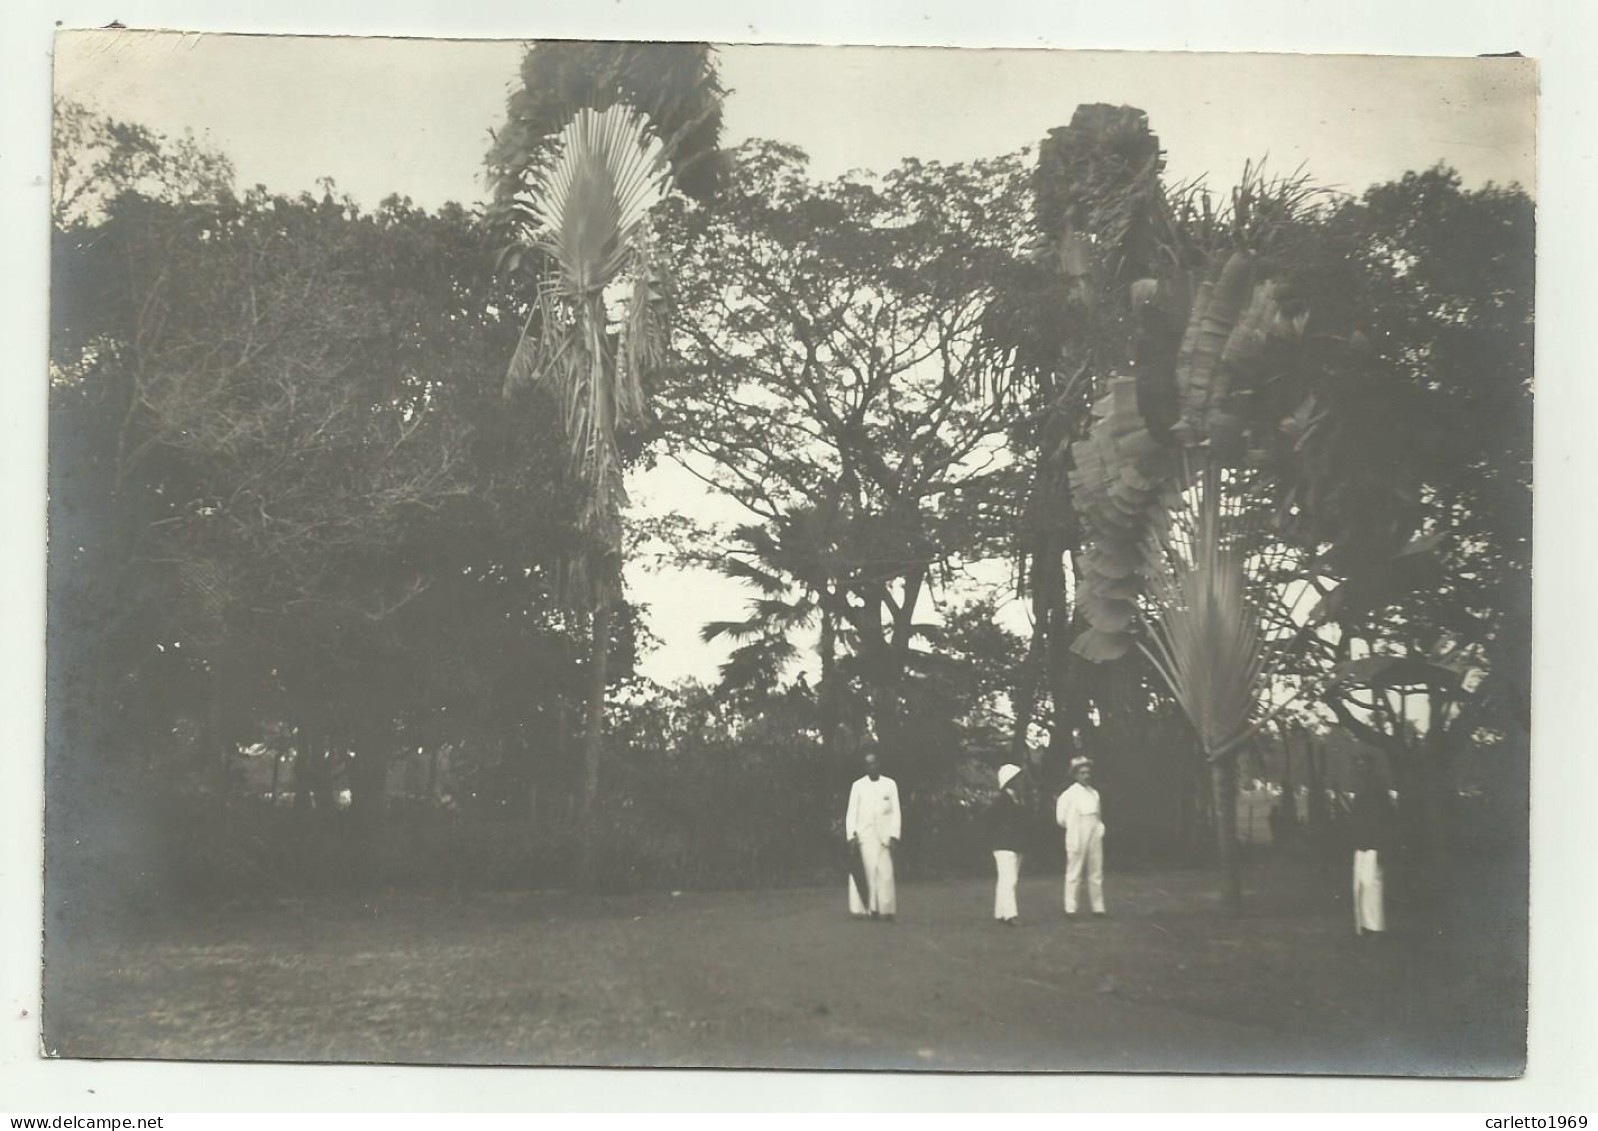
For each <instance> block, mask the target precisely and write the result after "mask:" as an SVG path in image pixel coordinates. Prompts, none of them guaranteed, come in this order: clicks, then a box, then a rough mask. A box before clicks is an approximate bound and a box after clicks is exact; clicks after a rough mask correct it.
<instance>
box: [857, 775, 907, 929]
mask: <svg viewBox="0 0 1598 1131" xmlns="http://www.w3.org/2000/svg"><path fill="white" fill-rule="evenodd" d="M865 765H866V773H865V776H864V777H862V778H860V779H859V780H858V781H856V782H855V783H854V786H853V787H852V788H851V789H850V790H849V811H848V813H847V814H846V815H845V816H844V835H846V836H847V837H848V838H849V851H850V852H854V853H857V854H858V855H859V857H860V863H861V865H862V870H861V873H860V874H862V875H863V876H864V879H865V884H866V888H867V890H866V891H861V890H860V884H859V881H858V880H856V879H855V877H854V875H851V876H850V879H849V913H850V914H851V915H859V916H864V915H870V916H871V918H873V919H875V918H878V917H879V916H880V917H881V918H884V919H890V920H891V919H893V918H894V916H895V915H896V914H897V912H898V906H897V899H896V893H895V892H894V888H893V849H894V847H895V846H896V845H897V844H898V843H899V787H898V786H897V785H895V784H894V781H893V779H892V778H889V777H884V776H883V775H882V768H881V764H880V763H879V761H878V759H877V756H876V754H875V753H871V754H867V755H866V759H865ZM851 871H853V869H851Z"/></svg>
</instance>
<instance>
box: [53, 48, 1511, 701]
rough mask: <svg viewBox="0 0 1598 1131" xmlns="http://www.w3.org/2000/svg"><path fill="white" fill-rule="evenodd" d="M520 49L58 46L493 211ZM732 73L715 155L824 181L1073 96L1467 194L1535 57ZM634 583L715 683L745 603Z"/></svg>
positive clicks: (1506, 173)
mask: <svg viewBox="0 0 1598 1131" xmlns="http://www.w3.org/2000/svg"><path fill="white" fill-rule="evenodd" d="M521 54H522V48H521V47H520V46H519V45H518V44H516V43H512V42H507V41H470V40H401V39H378V38H361V39H340V38H313V37H305V38H291V37H287V36H237V35H204V36H199V35H179V34H168V33H145V32H136V33H128V32H95V31H78V32H71V33H67V34H63V35H62V36H61V37H59V38H58V40H57V45H56V60H55V78H56V90H57V93H58V94H61V95H66V96H69V97H73V98H76V99H78V100H80V101H84V102H87V103H89V104H91V105H92V106H95V107H97V108H99V109H101V110H103V111H105V112H108V113H111V114H114V115H115V116H117V117H119V118H123V119H127V120H131V121H136V122H141V123H143V124H145V125H148V126H151V127H153V128H156V129H158V130H162V131H165V132H169V133H182V132H184V131H193V132H194V133H195V134H196V135H197V136H198V137H200V138H201V139H202V140H205V141H207V142H209V143H211V144H212V145H214V146H215V147H217V148H219V149H221V150H223V151H224V152H226V153H227V154H228V155H229V156H230V157H231V158H232V159H233V161H234V163H235V166H236V168H237V171H238V175H239V179H240V181H241V183H243V184H246V185H249V184H255V183H261V184H264V185H266V186H267V187H268V188H270V189H273V190H278V191H297V190H300V189H310V188H313V187H314V186H315V184H316V182H317V180H318V179H319V178H322V177H331V178H333V180H334V181H336V182H337V184H338V186H339V187H340V189H341V190H342V191H344V192H347V193H349V194H350V195H352V196H353V197H355V198H356V199H357V200H358V201H360V202H362V203H363V204H366V205H372V204H375V203H377V202H378V201H379V200H381V199H382V198H383V197H385V196H387V195H389V194H390V193H399V194H401V195H406V196H410V197H411V198H412V199H413V200H415V201H416V202H417V203H418V204H421V205H423V206H426V207H436V206H438V205H439V204H442V203H443V202H444V201H446V200H457V201H462V202H466V203H471V202H474V201H477V200H478V199H480V198H481V196H482V192H483V185H482V178H481V168H482V156H483V153H484V151H485V149H486V147H487V141H488V131H489V130H490V129H492V128H494V127H496V126H497V125H498V124H499V122H500V120H501V118H502V116H503V113H504V103H505V98H506V96H507V94H508V93H509V91H510V90H511V89H512V86H513V84H514V82H515V80H516V73H517V65H518V62H519V60H520V58H521ZM720 65H721V71H722V77H723V81H724V84H725V85H726V86H727V87H728V88H729V90H730V91H731V94H730V96H729V98H728V100H727V105H726V136H725V139H724V140H725V141H726V143H727V144H737V143H738V142H740V141H743V140H744V139H746V138H750V137H771V138H777V139H780V140H783V141H788V142H792V143H795V144H797V145H799V146H801V147H802V148H803V149H805V150H806V151H807V152H808V153H809V154H810V156H811V158H812V168H813V170H814V172H815V173H816V174H818V175H821V176H834V175H838V174H841V173H843V172H845V171H847V170H849V169H854V168H870V169H882V168H885V167H887V166H889V165H892V164H894V163H895V162H897V161H898V160H900V159H901V158H903V157H906V156H916V157H921V158H924V159H938V160H944V161H958V160H966V159H971V158H976V157H987V156H994V155H997V154H1000V153H1006V152H1011V151H1014V150H1017V149H1020V148H1022V147H1025V146H1030V145H1034V144H1035V143H1036V142H1037V140H1038V139H1039V138H1041V137H1042V136H1043V135H1044V134H1045V133H1046V132H1047V131H1048V130H1049V129H1050V128H1052V127H1054V126H1058V125H1063V124H1065V123H1066V122H1068V121H1069V120H1070V117H1071V113H1072V111H1073V110H1074V108H1075V107H1076V106H1077V105H1078V104H1079V103H1082V102H1111V103H1122V102H1125V103H1130V104H1133V105H1136V106H1139V107H1141V108H1143V109H1144V110H1146V111H1148V113H1149V117H1150V122H1151V124H1152V126H1153V128H1154V129H1155V131H1156V132H1157V133H1158V134H1159V136H1160V139H1161V142H1162V144H1163V145H1164V147H1165V149H1166V151H1167V154H1168V176H1169V177H1170V178H1171V179H1173V180H1185V179H1189V178H1193V177H1197V176H1200V175H1208V177H1209V179H1210V182H1211V183H1212V184H1213V185H1215V186H1216V187H1219V188H1224V187H1226V186H1228V185H1229V184H1230V183H1231V182H1232V180H1233V179H1234V178H1235V175H1236V173H1237V171H1238V170H1239V169H1241V167H1242V165H1243V163H1244V161H1245V160H1249V159H1255V160H1257V159H1259V158H1261V157H1268V159H1269V162H1270V164H1271V166H1272V167H1273V168H1275V169H1277V170H1278V171H1282V172H1287V171H1291V170H1293V169H1296V168H1298V167H1299V166H1300V165H1302V166H1303V167H1304V168H1305V170H1306V171H1307V172H1308V173H1310V174H1311V175H1312V176H1313V177H1314V178H1315V179H1316V181H1317V182H1319V183H1321V184H1323V185H1328V186H1334V187H1339V188H1342V189H1345V190H1347V191H1352V192H1358V191H1359V190H1361V189H1363V188H1364V187H1365V186H1367V185H1369V184H1372V183H1376V182H1380V181H1384V180H1389V179H1392V178H1395V177H1397V176H1399V175H1401V174H1402V173H1403V172H1405V171H1406V170H1408V169H1415V168H1423V167H1426V166H1429V165H1432V164H1434V163H1436V162H1439V161H1441V162H1446V163H1447V164H1450V165H1452V166H1454V167H1455V168H1456V169H1458V170H1459V172H1460V174H1461V175H1462V176H1463V178H1464V179H1465V181H1466V182H1467V184H1470V185H1480V184H1483V183H1485V182H1488V181H1496V182H1499V183H1509V182H1519V183H1520V184H1522V185H1523V186H1525V187H1526V188H1527V189H1532V188H1533V181H1534V178H1535V153H1534V148H1533V146H1534V141H1533V138H1534V130H1533V118H1532V115H1533V105H1534V96H1535V84H1536V73H1535V69H1534V67H1533V65H1532V64H1531V63H1529V62H1528V61H1526V60H1512V59H1459V58H1449V59H1441V58H1432V59H1412V58H1394V57H1377V56H1309V55H1242V54H1236V55H1220V54H1157V55H1156V54H1139V53H1119V52H1115V53H1112V52H1094V53H1075V52H1059V51H1042V50H1038V51H1016V50H956V49H937V48H833V47H791V46H733V47H726V48H723V49H722V51H721V56H720ZM631 487H632V489H633V492H634V497H635V502H636V504H637V505H638V506H639V507H640V508H648V509H651V510H654V509H665V508H670V509H680V510H683V511H685V512H687V513H690V514H693V515H695V516H696V517H702V518H717V517H721V518H726V517H735V515H734V514H733V513H732V512H730V511H729V509H728V508H727V507H726V506H725V505H724V504H721V503H720V502H719V501H717V500H711V499H708V498H707V497H706V495H705V493H704V492H703V490H702V489H701V488H699V487H698V485H697V482H696V481H695V480H694V479H692V478H691V477H690V476H688V475H686V474H685V473H683V472H682V471H680V469H674V468H672V467H670V466H665V467H662V468H661V469H660V470H657V471H655V472H652V473H650V474H648V475H645V476H640V477H638V481H637V482H634V483H632V484H631ZM629 581H630V584H631V585H632V588H633V591H634V593H635V594H636V595H637V596H638V597H640V598H641V599H643V600H645V601H647V602H649V603H650V605H651V607H652V615H651V624H652V626H653V628H654V631H655V632H656V634H657V635H659V636H660V637H661V638H662V639H663V640H664V641H665V646H664V647H663V648H662V649H660V650H659V651H658V652H657V653H655V654H654V655H653V656H651V657H650V659H649V660H648V661H647V662H646V665H645V671H646V673H647V674H650V675H652V676H654V677H656V678H660V679H666V680H670V679H674V678H676V677H678V676H681V675H686V674H692V675H697V676H699V677H701V678H711V677H713V676H714V672H715V667H716V665H717V664H718V663H719V662H720V659H721V658H722V655H723V651H724V650H723V648H722V647H721V646H714V645H712V646H707V645H703V644H701V643H700V642H699V641H698V639H697V632H698V628H699V625H700V624H701V623H702V622H703V620H705V619H707V617H716V616H731V615H734V614H735V612H736V610H737V607H738V605H739V603H740V602H741V599H742V594H741V591H740V590H738V589H737V588H736V587H730V586H729V585H728V584H727V583H725V582H722V581H720V580H719V579H715V578H713V577H710V576H707V575H691V576H683V575H676V574H674V575H670V576H662V575H657V574H650V573H648V572H646V571H644V570H641V569H633V570H631V571H630V572H629ZM1018 615H1019V614H1018Z"/></svg>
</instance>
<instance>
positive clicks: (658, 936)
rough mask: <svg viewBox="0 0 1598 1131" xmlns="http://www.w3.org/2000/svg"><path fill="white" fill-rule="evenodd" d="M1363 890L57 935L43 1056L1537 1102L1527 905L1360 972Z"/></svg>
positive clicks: (1397, 942)
mask: <svg viewBox="0 0 1598 1131" xmlns="http://www.w3.org/2000/svg"><path fill="white" fill-rule="evenodd" d="M1464 878H1465V879H1471V878H1472V877H1469V876H1465V877H1464ZM1343 879H1344V877H1343V875H1342V874H1341V872H1338V873H1336V874H1332V873H1330V872H1319V873H1312V871H1311V870H1310V868H1309V866H1308V865H1306V864H1304V863H1303V862H1301V861H1291V860H1289V861H1272V862H1266V863H1263V864H1262V863H1255V864H1252V865H1251V866H1250V868H1249V870H1248V872H1247V874H1246V885H1247V888H1248V909H1247V912H1246V913H1245V915H1244V916H1243V917H1242V918H1236V919H1234V918H1228V917H1225V916H1223V915H1222V914H1220V913H1219V911H1218V910H1217V908H1216V906H1215V904H1214V902H1213V895H1212V889H1213V887H1214V882H1213V878H1212V877H1211V876H1210V875H1209V874H1208V873H1205V872H1201V871H1149V872H1135V873H1128V874H1121V873H1116V872H1113V871H1112V872H1111V873H1110V875H1109V876H1108V877H1107V883H1106V887H1107V891H1108V893H1109V899H1110V911H1111V917H1110V918H1109V919H1106V920H1080V921H1077V920H1072V921H1067V920H1065V919H1064V918H1063V917H1062V916H1061V914H1060V892H1059V886H1058V884H1059V877H1058V876H1057V875H1034V876H1029V877H1024V878H1023V881H1022V886H1021V909H1022V915H1023V918H1024V919H1025V920H1026V924H1025V925H1024V926H1023V927H1021V928H1019V929H1013V930H1012V929H1007V928H1003V927H999V926H997V925H995V924H994V923H993V922H992V921H991V919H990V918H989V916H990V914H991V908H992V888H991V883H989V882H986V881H982V880H977V879H957V880H943V881H936V882H925V883H911V884H904V885H902V886H901V892H900V904H901V913H900V916H899V921H898V922H897V923H896V924H891V925H890V924H885V923H872V922H869V921H867V922H859V921H855V920H851V919H850V918H849V917H848V916H847V914H846V912H845V906H844V890H843V883H842V881H841V880H840V882H839V883H838V884H837V885H836V890H833V889H832V888H830V887H829V888H827V889H818V888H806V889H784V890H768V891H758V892H730V893H728V892H716V893H697V892H687V893H683V894H681V895H680V896H675V897H674V896H671V895H668V894H651V895H636V896H614V897H603V896H573V895H567V894H562V893H548V894H542V893H518V894H505V895H490V894H485V895H470V896H462V897H459V898H451V897H445V896H424V895H418V894H410V893H406V894H395V895H391V896H383V897H378V898H376V899H371V900H367V901H365V902H361V901H357V900H340V899H337V898H333V897H328V898H326V899H315V900H306V901H295V902H280V903H275V904H271V905H261V904H258V905H255V906H251V907H233V908H225V907H194V908H190V909H188V910H185V911H183V912H181V913H178V914H176V915H173V914H162V915H160V916H157V915H154V914H152V915H149V916H147V917H145V918H143V919H140V920H138V921H135V922H130V923H126V924H122V925H119V926H117V927H116V928H115V931H114V933H101V934H100V935H98V936H94V935H89V934H87V933H84V934H78V935H74V936H73V937H60V936H61V933H60V932H57V933H56V936H55V937H52V938H51V939H50V940H49V948H48V951H47V957H48V964H47V975H46V998H45V1031H46V1037H45V1044H46V1048H47V1050H48V1051H50V1052H51V1053H52V1054H55V1055H60V1056H70V1057H105V1058H121V1057H138V1058H179V1059H225V1060H299V1061H380V1062H394V1063H459V1064H561V1065H661V1066H685V1065H707V1066H726V1067H732V1066H746V1067H782V1068H822V1067H855V1068H894V1069H939V1070H951V1069H972V1070H1021V1069H1030V1070H1066V1071H1070V1070H1079V1071H1089V1070H1091V1071H1164V1072H1207V1071H1231V1072H1306V1071H1312V1072H1326V1073H1359V1074H1367V1075H1412V1074H1425V1075H1483V1074H1485V1075H1504V1074H1514V1073H1517V1072H1518V1071H1519V1070H1520V1067H1521V1065H1522V1063H1523V1060H1524V1037H1525V970H1526V968H1525V934H1524V929H1525V924H1524V917H1523V916H1521V915H1519V914H1518V913H1506V912H1505V911H1504V910H1503V908H1505V907H1506V906H1507V907H1513V905H1514V898H1513V896H1512V894H1510V895H1506V894H1505V893H1506V892H1508V893H1512V892H1513V891H1514V890H1516V888H1515V885H1514V884H1513V883H1512V882H1505V883H1502V884H1487V883H1482V882H1474V883H1471V884H1464V883H1461V884H1460V885H1458V887H1459V890H1458V892H1456V893H1455V894H1454V895H1453V896H1451V897H1449V898H1447V899H1446V900H1445V901H1444V902H1445V905H1446V910H1445V911H1444V912H1442V913H1439V914H1437V915H1434V916H1432V917H1429V918H1427V919H1426V920H1424V921H1422V920H1421V919H1420V916H1419V915H1418V914H1416V913H1413V912H1412V913H1410V914H1407V915H1406V913H1405V912H1406V909H1405V908H1404V907H1402V906H1399V907H1397V908H1396V909H1395V911H1394V914H1393V918H1394V920H1395V927H1397V928H1398V930H1396V931H1395V937H1393V938H1391V939H1387V940H1383V941H1381V942H1374V943H1357V942H1356V941H1355V939H1354V938H1353V929H1352V922H1351V912H1350V911H1349V908H1348V896H1347V894H1346V892H1344V890H1343V888H1344V886H1345V885H1344V883H1343ZM1476 879H1477V880H1478V881H1479V877H1477V878H1476ZM1483 908H1489V909H1493V910H1492V911H1491V913H1490V914H1485V915H1484V913H1483V911H1482V909H1483Z"/></svg>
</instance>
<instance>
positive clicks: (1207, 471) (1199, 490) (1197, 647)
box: [1142, 460, 1266, 759]
mask: <svg viewBox="0 0 1598 1131" xmlns="http://www.w3.org/2000/svg"><path fill="white" fill-rule="evenodd" d="M1222 479H1223V476H1222V470H1221V468H1220V467H1219V466H1218V465H1217V464H1216V462H1215V461H1214V460H1206V461H1205V463H1204V465H1203V467H1202V469H1201V470H1200V471H1199V472H1198V474H1197V475H1196V476H1191V477H1190V486H1189V487H1188V489H1187V491H1186V492H1184V508H1183V512H1182V513H1181V515H1180V516H1179V519H1178V522H1177V523H1176V524H1175V533H1174V535H1173V537H1171V539H1170V540H1169V542H1168V543H1167V546H1166V559H1167V568H1165V569H1164V570H1161V571H1158V572H1156V573H1154V574H1153V576H1152V579H1151V581H1152V584H1151V590H1152V592H1151V597H1152V598H1153V601H1152V603H1153V606H1154V612H1153V614H1152V615H1151V616H1150V618H1149V633H1148V636H1147V638H1146V640H1145V641H1144V642H1143V643H1142V647H1143V650H1144V652H1145V653H1146V654H1147V655H1148V657H1149V659H1150V660H1151V661H1152V662H1153V664H1154V666H1155V668H1156V669H1158V671H1159V672H1160V675H1161V676H1162V677H1163V678H1164V680H1165V682H1166V684H1167V685H1168V686H1169V687H1170V689H1171V693H1172V694H1173V695H1175V696H1176V699H1177V702H1178V703H1180V704H1181V706H1182V710H1183V711H1184V712H1185V713H1186V714H1187V717H1188V718H1189V719H1190V720H1191V721H1192V723H1193V727H1194V729H1195V730H1196V731H1197V732H1198V735H1199V739H1200V742H1201V743H1202V745H1203V748H1204V752H1205V754H1206V756H1208V757H1210V758H1212V759H1213V758H1219V757H1223V756H1225V755H1226V754H1228V753H1230V752H1231V751H1232V750H1234V749H1235V748H1236V746H1237V744H1238V743H1239V742H1240V741H1241V739H1242V738H1243V737H1244V736H1245V735H1246V734H1247V733H1248V732H1249V730H1250V725H1251V723H1250V720H1251V716H1252V715H1253V712H1254V707H1255V703H1256V702H1257V701H1258V697H1259V683H1260V677H1261V675H1262V673H1263V671H1264V667H1265V661H1266V649H1265V638H1264V634H1263V632H1262V630H1261V626H1260V618H1259V616H1258V615H1257V614H1256V612H1255V609H1254V606H1253V603H1252V602H1251V601H1250V599H1249V591H1248V589H1249V582H1248V574H1247V572H1246V569H1245V559H1246V558H1247V556H1248V553H1249V546H1248V543H1249V540H1250V539H1249V531H1248V530H1247V529H1246V528H1247V527H1248V526H1249V525H1250V524H1249V523H1248V522H1247V519H1246V515H1240V514H1239V513H1237V512H1238V511H1239V510H1242V509H1243V508H1242V507H1241V506H1238V505H1231V506H1229V505H1228V500H1227V499H1226V497H1225V491H1224V488H1223V483H1222ZM1233 503H1234V504H1235V503H1236V500H1233Z"/></svg>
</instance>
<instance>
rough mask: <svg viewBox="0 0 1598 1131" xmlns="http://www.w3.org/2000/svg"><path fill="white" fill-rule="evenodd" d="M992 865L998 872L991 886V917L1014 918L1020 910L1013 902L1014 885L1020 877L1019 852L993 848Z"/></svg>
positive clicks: (1018, 914)
mask: <svg viewBox="0 0 1598 1131" xmlns="http://www.w3.org/2000/svg"><path fill="white" fill-rule="evenodd" d="M993 866H994V868H995V870H996V871H997V872H998V874H999V879H998V882H997V883H996V884H995V885H994V887H993V917H994V918H995V919H1015V918H1017V917H1019V916H1020V914H1021V912H1020V910H1019V909H1018V908H1017V907H1016V903H1015V885H1016V881H1017V880H1019V879H1020V878H1021V854H1020V853H1019V852H1007V851H1005V850H1004V849H999V848H996V849H994V850H993Z"/></svg>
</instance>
